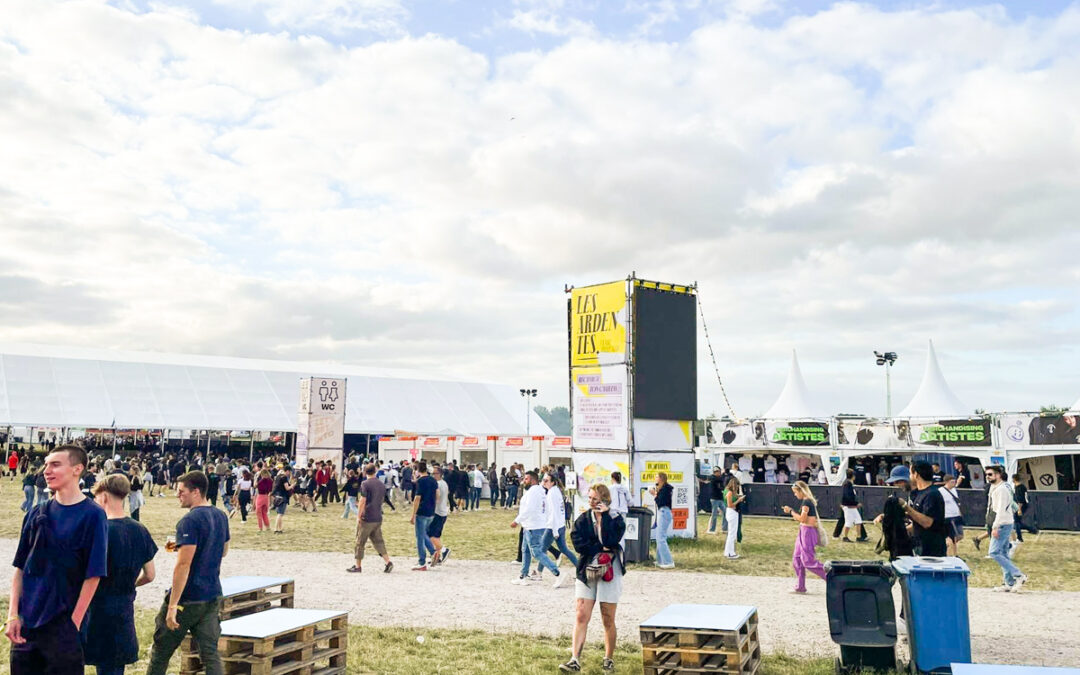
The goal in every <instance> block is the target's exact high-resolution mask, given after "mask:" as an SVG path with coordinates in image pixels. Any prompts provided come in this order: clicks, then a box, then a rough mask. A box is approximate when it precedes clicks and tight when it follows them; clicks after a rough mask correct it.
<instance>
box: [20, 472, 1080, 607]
mask: <svg viewBox="0 0 1080 675" xmlns="http://www.w3.org/2000/svg"><path fill="white" fill-rule="evenodd" d="M21 501H22V490H21V489H20V485H19V483H18V482H17V481H15V482H9V481H7V480H0V513H7V514H18V513H19V510H18V509H19V504H20V503H21ZM147 501H148V503H147V504H146V506H144V507H143V508H142V511H141V514H140V515H141V517H142V521H143V523H144V524H145V525H146V526H147V528H149V530H150V533H151V534H152V535H153V537H154V539H155V541H157V542H158V545H159V546H161V545H163V544H164V542H165V538H166V537H167V536H168V535H169V534H172V533H173V531H174V529H175V527H176V521H177V520H179V518H180V516H181V515H182V514H183V511H182V510H181V509H180V507H179V506H178V505H177V502H176V499H175V497H172V496H169V497H167V498H158V497H153V498H150V499H148V500H147ZM341 509H342V507H341V505H340V504H337V505H331V506H329V507H327V508H325V509H323V508H320V509H319V511H318V512H316V513H304V512H303V511H301V510H300V509H298V508H292V507H290V508H289V512H288V515H287V516H286V517H285V534H284V535H274V534H269V533H265V532H264V533H259V532H258V531H257V527H256V525H255V518H254V514H252V515H251V516H249V518H248V522H247V524H246V525H241V524H240V516H239V514H237V515H236V516H235V517H234V518H233V519H232V520H231V521H230V527H231V532H232V543H231V546H232V547H233V548H235V549H248V550H265V551H330V552H336V553H340V554H342V556H343V562H346V561H347V560H348V557H349V556H350V555H351V554H352V550H353V542H354V532H355V522H356V521H355V520H354V519H353V518H350V519H349V520H348V521H344V520H342V519H341V518H340V516H341ZM514 515H515V512H513V511H508V510H503V509H501V508H496V509H494V510H491V509H489V508H487V506H486V504H485V505H484V506H483V507H482V508H481V509H480V510H479V511H475V512H468V513H464V514H458V513H454V514H451V516H450V518H449V519H448V520H447V523H446V529H445V532H444V537H443V540H444V542H445V543H446V544H447V545H448V546H451V547H452V548H453V549H454V556H455V557H456V558H458V559H462V560H513V559H514V557H515V556H516V551H517V541H518V539H517V532H516V531H515V530H512V529H510V521H511V520H513V518H514ZM384 518H385V521H384V525H383V536H384V537H385V539H386V545H387V548H388V549H389V551H390V554H391V555H393V556H412V555H414V554H415V552H416V544H415V540H414V538H413V529H412V526H411V525H410V524H409V519H408V510H407V508H406V506H405V505H404V504H401V503H400V502H399V503H398V510H397V512H393V511H390V510H389V509H386V512H385V515H384ZM708 520H709V519H708V516H704V515H699V516H698V531H699V532H704V531H705V529H706V527H707V526H708ZM834 522H835V521H828V522H827V523H826V529H827V530H830V531H831V530H832V525H833V523H834ZM20 523H21V519H20V518H17V517H8V518H4V519H0V537H9V538H16V537H18V536H19V526H20ZM795 528H796V525H795V524H794V523H792V522H791V521H790V520H787V519H781V518H747V519H746V522H745V523H744V525H743V543H742V544H740V545H739V554H740V555H741V556H742V558H741V559H739V560H735V561H730V560H727V559H725V558H724V555H723V551H724V536H723V535H704V534H703V535H701V536H699V537H698V539H696V540H684V539H672V540H671V549H672V553H673V554H674V556H675V562H676V564H677V565H678V568H679V570H688V571H697V572H716V573H720V574H736V575H753V576H775V577H785V576H790V575H791V574H792V571H791V552H792V547H793V545H794V539H795V534H796V531H795ZM867 529H868V533H869V534H870V536H871V539H873V540H874V541H876V539H877V536H878V531H877V530H876V528H874V527H873V526H868V528H867ZM975 532H976V530H974V529H972V530H971V531H970V535H974V534H975ZM960 549H961V550H960V554H961V556H963V557H964V558H965V559H966V560H967V563H968V565H969V566H970V567H971V570H972V574H971V578H970V584H971V585H972V586H976V587H990V586H996V585H998V584H1000V583H1001V570H1000V568H999V567H998V565H997V563H995V562H994V561H992V560H986V559H985V558H984V557H983V556H984V555H985V554H986V549H987V546H986V544H984V545H983V550H982V551H981V552H978V551H976V550H975V548H974V546H973V545H972V544H971V541H970V539H968V540H965V541H963V542H961V544H960ZM819 556H820V557H821V558H822V559H823V560H829V559H835V560H839V559H857V560H871V559H875V558H877V557H878V556H876V555H875V554H874V551H873V547H872V545H871V544H869V543H867V544H847V543H843V542H840V541H833V542H831V543H830V544H829V545H828V546H827V547H825V549H824V550H822V551H821V552H820V553H819ZM1016 562H1017V564H1018V565H1019V566H1020V567H1021V569H1023V570H1024V572H1025V573H1026V574H1028V575H1029V576H1030V577H1031V582H1030V584H1029V586H1028V587H1029V588H1032V589H1035V590H1054V591H1061V590H1065V591H1077V590H1080V536H1078V535H1075V534H1066V533H1044V534H1040V535H1038V536H1033V535H1028V537H1027V538H1026V540H1025V543H1024V545H1023V546H1022V547H1021V549H1020V551H1019V553H1017V557H1016ZM634 567H639V566H634Z"/></svg>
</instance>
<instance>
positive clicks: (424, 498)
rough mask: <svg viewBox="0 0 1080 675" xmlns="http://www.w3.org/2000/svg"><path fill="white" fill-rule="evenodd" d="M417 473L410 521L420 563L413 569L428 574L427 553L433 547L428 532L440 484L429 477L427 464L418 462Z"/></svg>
mask: <svg viewBox="0 0 1080 675" xmlns="http://www.w3.org/2000/svg"><path fill="white" fill-rule="evenodd" d="M416 473H417V474H418V475H419V476H420V478H419V480H417V481H416V495H415V496H414V497H413V513H412V518H411V519H410V521H411V522H412V524H413V527H414V528H415V531H416V554H417V557H418V558H419V562H418V563H417V564H416V565H415V566H414V567H413V571H414V572H426V571H427V551H428V549H429V548H431V546H432V544H431V540H430V539H429V538H428V533H427V530H428V525H430V524H431V520H432V518H433V517H434V515H435V494H436V493H437V492H438V491H439V483H438V482H437V481H436V480H435V479H434V478H432V477H431V476H429V475H428V472H427V462H424V461H420V462H417V463H416Z"/></svg>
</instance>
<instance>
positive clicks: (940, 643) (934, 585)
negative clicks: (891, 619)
mask: <svg viewBox="0 0 1080 675" xmlns="http://www.w3.org/2000/svg"><path fill="white" fill-rule="evenodd" d="M892 568H893V570H894V571H895V572H896V573H897V575H898V576H899V577H900V588H901V590H902V591H903V592H902V595H903V599H904V619H905V621H906V622H907V630H908V641H909V645H910V647H911V665H912V669H913V670H915V672H918V673H951V672H952V668H951V667H950V664H952V663H971V627H970V624H969V623H968V597H967V596H968V594H967V587H968V584H967V578H968V574H970V573H971V570H970V569H968V566H967V564H966V563H965V562H964V561H963V560H961V559H960V558H952V557H950V558H929V557H927V558H924V557H921V556H902V557H900V558H898V559H896V560H894V561H893V563H892Z"/></svg>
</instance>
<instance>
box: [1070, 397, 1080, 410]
mask: <svg viewBox="0 0 1080 675" xmlns="http://www.w3.org/2000/svg"><path fill="white" fill-rule="evenodd" d="M1069 410H1072V411H1074V412H1080V398H1078V399H1076V403H1073V404H1072V407H1071V408H1069Z"/></svg>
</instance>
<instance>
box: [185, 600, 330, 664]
mask: <svg viewBox="0 0 1080 675" xmlns="http://www.w3.org/2000/svg"><path fill="white" fill-rule="evenodd" d="M290 613H291V614H290ZM294 617H295V618H294ZM312 619H314V620H312ZM240 620H243V621H244V623H243V624H239V623H237V621H239V620H233V621H227V622H225V623H223V624H222V626H221V638H220V639H219V640H218V653H219V654H220V655H221V661H222V665H223V666H224V671H225V673H226V675H286V674H295V675H337V674H339V673H340V674H344V673H345V664H346V659H347V651H348V640H349V627H348V615H347V614H339V613H336V612H318V611H312V610H294V609H274V610H270V611H269V612H264V613H261V614H257V615H249V616H245V617H241V619H240ZM259 623H264V624H265V625H266V628H265V630H264V629H262V628H260V627H259V626H258V624H259ZM180 672H181V674H182V675H194V674H195V673H200V672H203V669H202V663H201V661H200V660H199V657H198V655H197V654H194V653H187V654H181V662H180Z"/></svg>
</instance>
